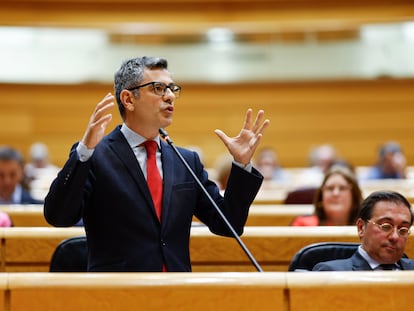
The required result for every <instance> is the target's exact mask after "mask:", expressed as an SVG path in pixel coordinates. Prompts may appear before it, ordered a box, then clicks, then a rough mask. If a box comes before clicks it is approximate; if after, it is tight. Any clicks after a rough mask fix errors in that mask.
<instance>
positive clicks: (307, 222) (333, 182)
mask: <svg viewBox="0 0 414 311" xmlns="http://www.w3.org/2000/svg"><path fill="white" fill-rule="evenodd" d="M362 200H363V198H362V191H361V189H360V188H359V185H358V181H357V179H356V176H355V175H354V173H353V172H352V170H350V169H349V168H347V167H345V166H343V165H334V166H332V167H331V168H330V169H329V170H328V171H327V172H326V174H325V177H324V179H323V181H322V185H321V186H320V187H319V188H318V189H317V190H316V193H315V197H314V201H313V204H314V206H315V209H314V213H313V215H304V216H298V217H296V218H295V219H294V220H293V221H292V223H291V225H292V226H350V225H355V221H356V217H357V214H358V211H359V208H360V206H361V202H362Z"/></svg>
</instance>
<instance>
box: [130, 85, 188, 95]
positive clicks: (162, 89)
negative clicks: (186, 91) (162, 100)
mask: <svg viewBox="0 0 414 311" xmlns="http://www.w3.org/2000/svg"><path fill="white" fill-rule="evenodd" d="M148 85H152V90H153V91H154V94H156V95H158V96H164V95H165V93H167V89H170V90H171V92H173V93H174V96H175V98H178V97H180V93H181V86H178V85H177V84H174V83H170V84H165V83H163V82H148V83H145V84H141V85H138V86H134V87H130V88H128V89H127V90H128V91H133V90H137V89H139V88H141V87H144V86H148Z"/></svg>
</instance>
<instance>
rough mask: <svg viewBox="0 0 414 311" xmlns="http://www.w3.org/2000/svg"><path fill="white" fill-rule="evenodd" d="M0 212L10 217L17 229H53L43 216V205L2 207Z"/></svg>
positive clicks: (0, 206)
mask: <svg viewBox="0 0 414 311" xmlns="http://www.w3.org/2000/svg"><path fill="white" fill-rule="evenodd" d="M0 211H3V212H5V213H7V214H8V215H9V216H10V218H11V220H12V222H13V226H15V227H51V226H50V225H49V224H48V223H47V221H46V219H45V217H44V216H43V205H42V204H10V205H0Z"/></svg>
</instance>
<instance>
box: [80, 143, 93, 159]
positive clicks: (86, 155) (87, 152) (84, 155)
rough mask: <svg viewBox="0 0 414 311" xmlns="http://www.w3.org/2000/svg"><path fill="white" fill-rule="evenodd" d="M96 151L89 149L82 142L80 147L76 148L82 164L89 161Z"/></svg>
mask: <svg viewBox="0 0 414 311" xmlns="http://www.w3.org/2000/svg"><path fill="white" fill-rule="evenodd" d="M94 150H95V149H88V147H86V146H85V145H84V144H83V143H82V142H79V144H78V146H77V147H76V152H77V153H78V159H79V160H80V161H81V162H86V161H88V160H89V159H90V158H91V157H92V154H93V152H94Z"/></svg>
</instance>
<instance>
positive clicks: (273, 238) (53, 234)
mask: <svg viewBox="0 0 414 311" xmlns="http://www.w3.org/2000/svg"><path fill="white" fill-rule="evenodd" d="M83 234H84V231H83V228H52V227H51V228H41V227H38V228H24V227H21V228H2V229H1V230H0V236H1V237H2V240H1V248H0V254H1V256H0V258H1V269H2V271H5V272H14V271H48V269H49V263H50V259H51V256H52V254H53V252H54V250H55V248H56V246H57V245H58V244H59V242H60V241H62V240H63V239H65V238H68V237H71V236H79V235H83ZM241 239H242V241H243V242H244V244H245V245H246V246H247V248H248V249H249V251H250V252H251V254H252V255H253V257H254V258H255V259H256V260H257V261H258V263H259V264H260V266H261V267H262V269H263V270H264V271H267V272H269V271H287V269H288V266H289V263H290V260H291V259H292V257H293V256H294V254H295V253H296V252H297V251H298V250H299V249H301V248H302V247H304V246H306V245H308V244H311V243H317V242H322V241H333V242H335V241H341V242H358V241H359V238H358V236H357V232H356V227H354V226H349V227H246V228H245V233H244V234H243V236H242V237H241ZM406 253H407V255H408V256H409V257H411V258H414V238H413V237H412V236H410V238H409V241H408V243H407V248H406ZM190 255H191V261H192V266H193V271H194V272H225V271H228V272H231V271H243V272H255V271H256V268H255V267H254V266H253V265H252V264H251V262H250V260H249V258H248V257H247V255H246V254H245V253H244V252H243V250H242V249H241V248H240V246H239V244H238V243H237V241H236V240H235V239H234V238H226V237H221V236H217V235H214V234H212V233H210V232H209V231H208V228H206V227H194V228H192V231H191V240H190Z"/></svg>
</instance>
